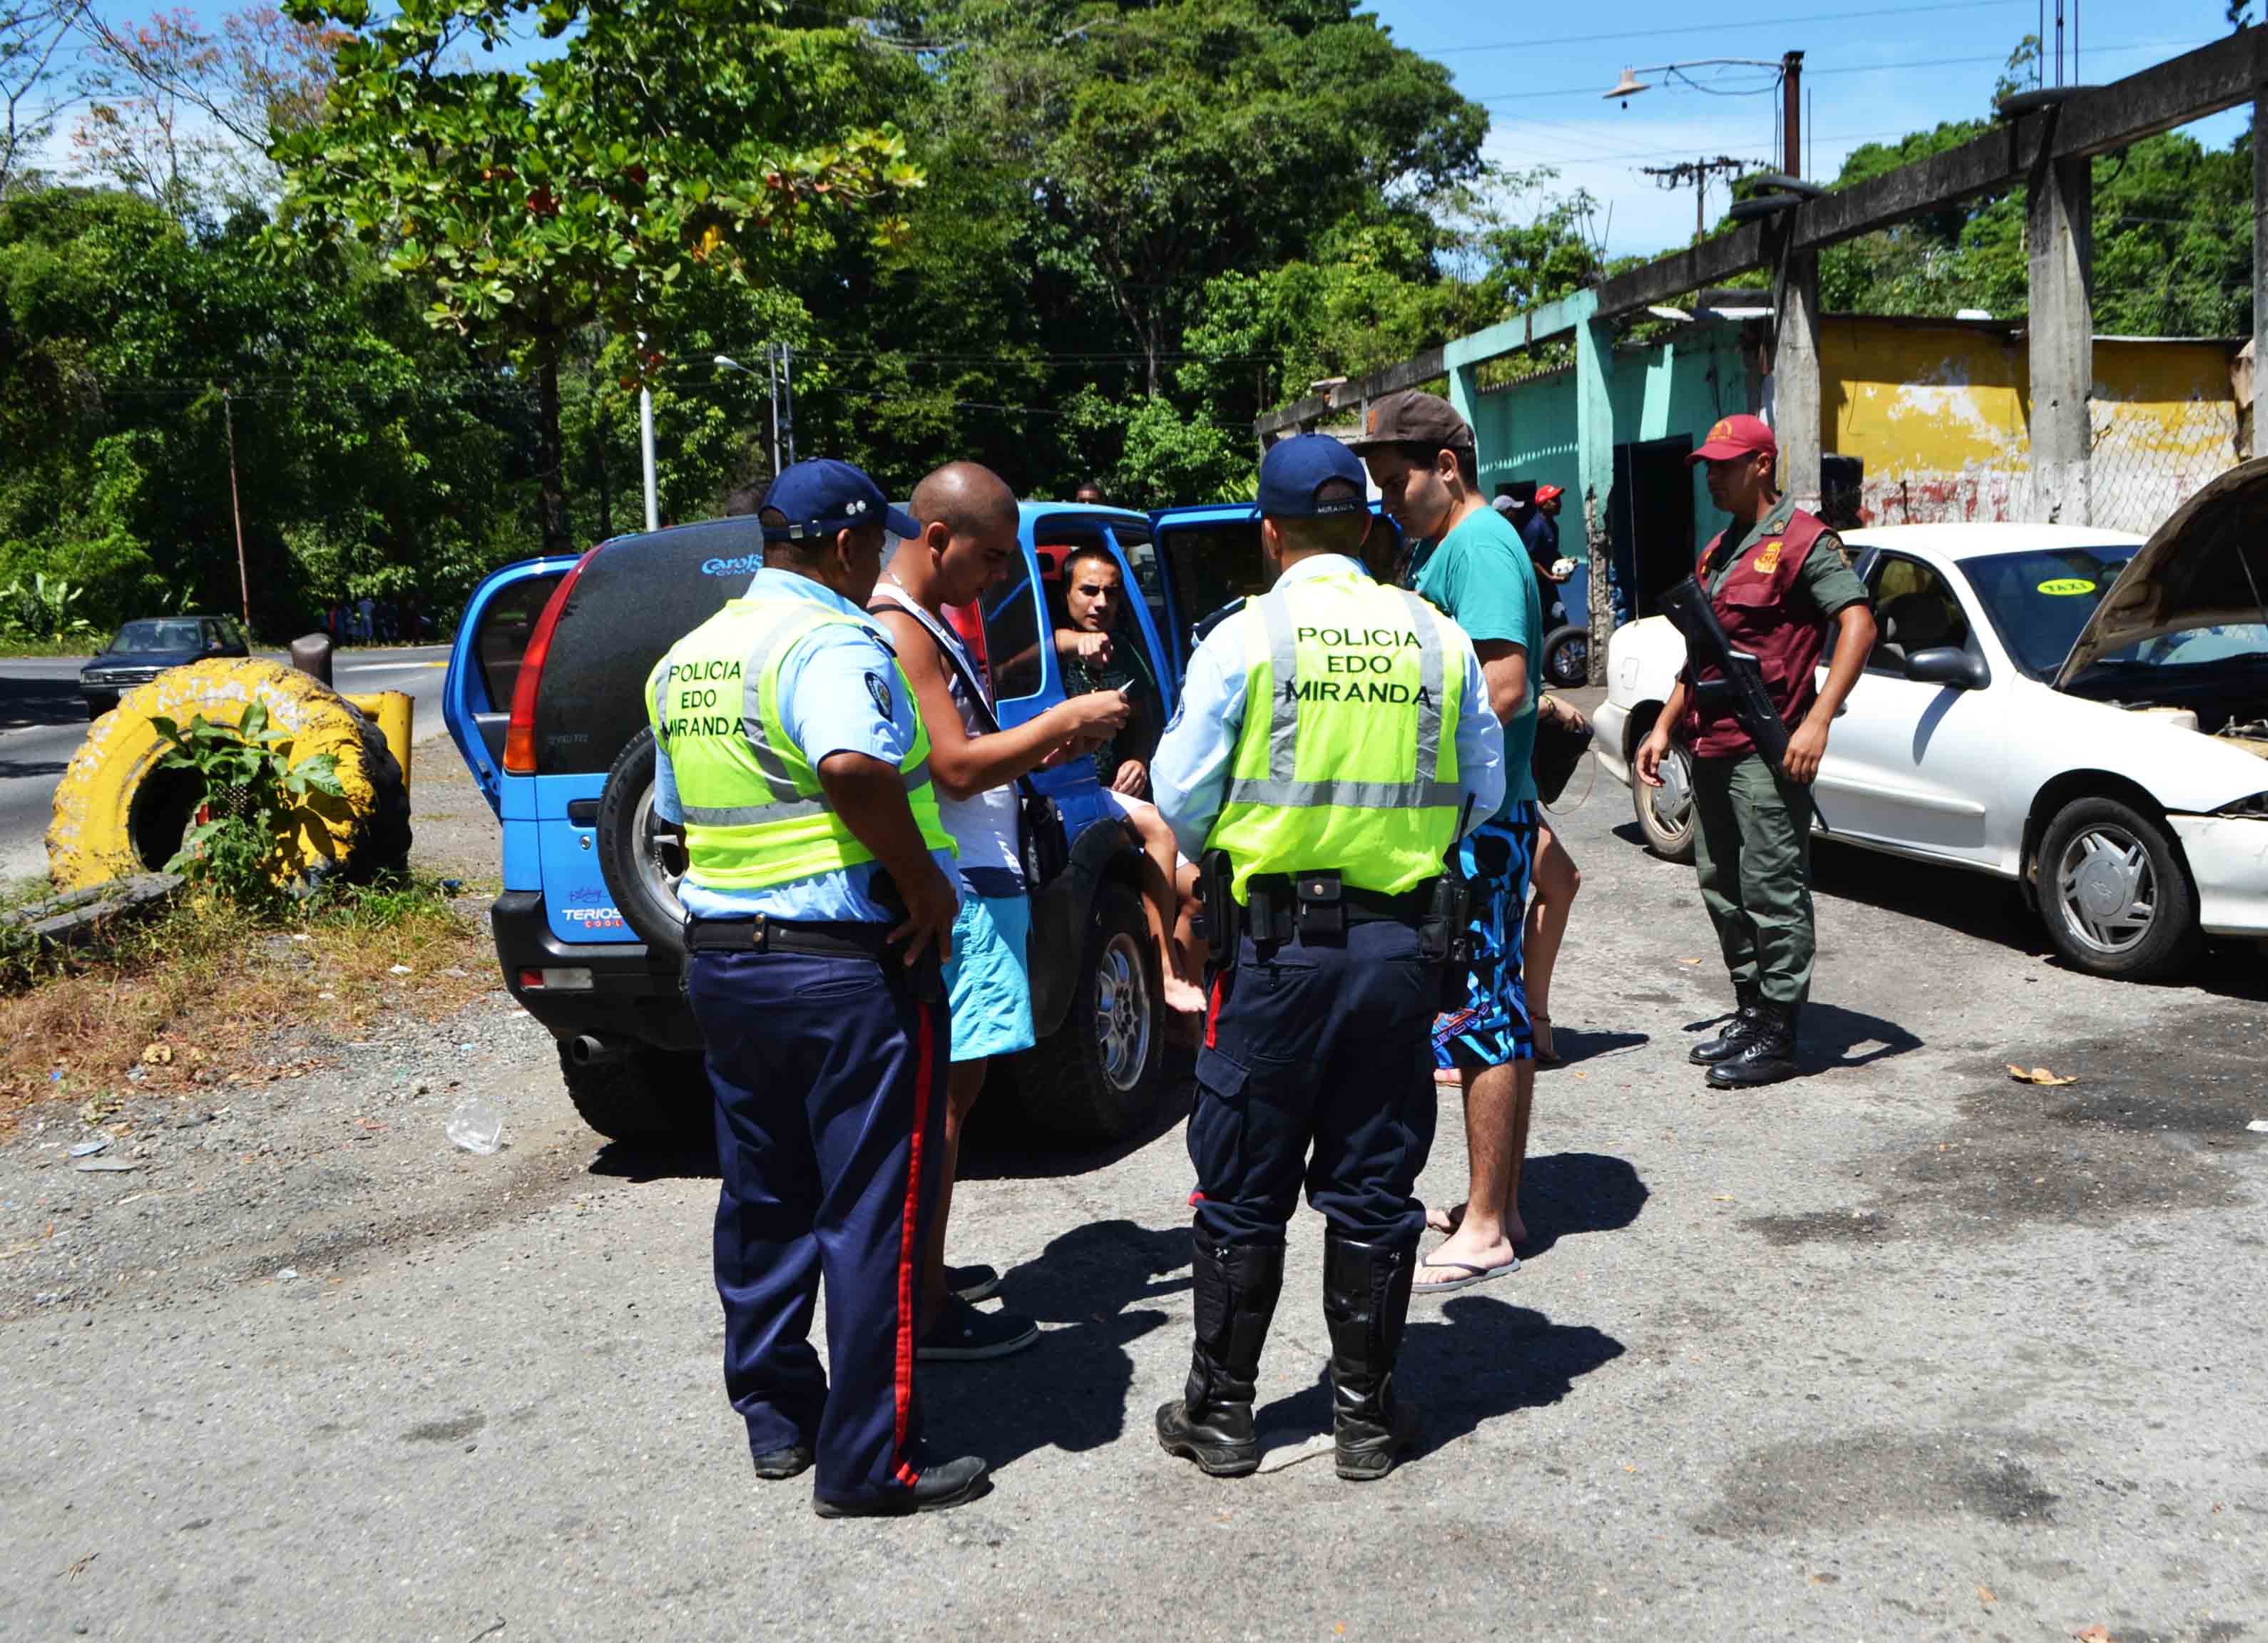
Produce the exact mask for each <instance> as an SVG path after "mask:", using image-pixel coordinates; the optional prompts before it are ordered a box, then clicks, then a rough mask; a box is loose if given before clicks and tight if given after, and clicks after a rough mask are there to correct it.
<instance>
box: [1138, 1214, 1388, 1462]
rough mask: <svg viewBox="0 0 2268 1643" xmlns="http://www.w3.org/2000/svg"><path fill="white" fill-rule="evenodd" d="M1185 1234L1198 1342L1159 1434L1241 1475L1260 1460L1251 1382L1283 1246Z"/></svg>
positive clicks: (1185, 1453)
mask: <svg viewBox="0 0 2268 1643" xmlns="http://www.w3.org/2000/svg"><path fill="white" fill-rule="evenodd" d="M1189 1242H1190V1244H1191V1246H1192V1247H1191V1253H1190V1263H1189V1264H1190V1270H1191V1277H1192V1283H1191V1288H1192V1289H1193V1290H1194V1292H1195V1295H1196V1300H1197V1345H1196V1346H1195V1347H1194V1348H1193V1349H1192V1350H1191V1351H1190V1352H1189V1385H1188V1386H1187V1387H1186V1388H1185V1389H1183V1390H1182V1396H1179V1397H1177V1398H1175V1400H1174V1401H1173V1402H1172V1403H1170V1404H1160V1405H1159V1406H1158V1442H1159V1444H1160V1447H1161V1448H1164V1449H1165V1451H1166V1453H1167V1454H1168V1455H1179V1456H1181V1458H1182V1459H1183V1460H1185V1461H1195V1462H1197V1466H1198V1468H1199V1470H1203V1471H1205V1472H1208V1473H1210V1474H1211V1475H1212V1476H1213V1477H1243V1476H1245V1475H1246V1474H1247V1473H1248V1472H1253V1471H1257V1470H1259V1467H1260V1444H1259V1441H1258V1440H1256V1438H1255V1437H1254V1436H1253V1432H1252V1387H1253V1381H1254V1380H1255V1379H1256V1377H1257V1376H1258V1374H1259V1373H1260V1349H1261V1347H1262V1346H1263V1345H1264V1344H1265V1343H1266V1341H1267V1339H1268V1323H1269V1320H1270V1319H1271V1318H1273V1317H1274V1316H1275V1315H1276V1297H1277V1296H1278V1294H1280V1293H1282V1292H1283V1288H1284V1246H1283V1245H1282V1244H1280V1243H1279V1244H1227V1245H1220V1244H1214V1243H1212V1242H1211V1241H1208V1240H1207V1239H1206V1237H1205V1235H1204V1234H1203V1233H1198V1232H1192V1233H1191V1234H1189ZM1408 1293H1409V1288H1408V1286H1407V1285H1406V1284H1405V1285H1404V1286H1403V1294H1404V1296H1405V1297H1406V1296H1407V1294H1408Z"/></svg>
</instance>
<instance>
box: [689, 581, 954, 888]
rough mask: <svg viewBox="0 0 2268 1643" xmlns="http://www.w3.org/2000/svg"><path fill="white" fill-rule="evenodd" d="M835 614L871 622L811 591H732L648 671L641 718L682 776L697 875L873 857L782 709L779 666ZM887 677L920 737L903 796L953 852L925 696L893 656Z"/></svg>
mask: <svg viewBox="0 0 2268 1643" xmlns="http://www.w3.org/2000/svg"><path fill="white" fill-rule="evenodd" d="M838 624H839V625H843V626H850V627H858V628H860V629H862V630H865V631H867V632H870V633H871V632H873V629H871V628H868V627H866V624H865V623H861V622H859V621H858V619H857V618H856V617H853V616H849V615H842V614H839V613H837V612H835V611H831V610H828V609H826V608H823V607H821V606H817V605H814V604H812V603H811V602H809V601H808V600H799V599H762V600H752V599H736V600H731V601H730V602H729V603H727V604H726V605H725V608H723V609H722V610H720V611H718V613H717V614H716V615H714V616H711V618H710V619H709V620H708V621H707V622H704V623H702V624H701V626H699V627H697V628H696V629H695V630H693V631H692V632H690V633H689V634H687V635H686V636H685V637H683V638H681V639H680V640H679V641H678V642H677V643H676V645H674V646H673V647H672V648H671V650H670V652H669V653H668V654H667V655H666V656H664V657H663V658H662V659H661V660H660V661H659V662H658V663H656V664H655V665H654V669H653V671H652V673H651V674H648V675H647V676H646V687H645V703H646V718H647V720H648V722H649V723H651V724H652V726H653V734H654V740H656V741H657V742H658V743H659V744H660V746H661V747H663V748H666V750H667V751H668V754H669V761H670V764H671V766H672V768H673V769H674V772H675V774H676V777H677V798H678V803H679V806H680V807H681V810H682V812H683V814H684V817H685V851H686V855H687V857H688V858H689V866H688V868H687V871H686V875H685V876H686V877H687V879H688V880H690V881H691V882H693V883H695V884H697V885H701V886H703V888H709V889H713V890H757V889H762V888H765V887H766V886H768V885H774V884H785V883H787V882H789V881H790V880H796V879H808V878H811V877H813V876H814V875H815V874H818V873H834V872H839V871H840V870H841V869H843V868H844V867H850V866H857V865H858V863H860V862H866V861H872V860H873V859H874V854H873V851H870V850H868V849H867V848H866V847H865V845H864V844H860V843H859V842H858V836H857V835H855V834H853V833H852V832H851V829H850V828H849V827H848V826H846V825H845V824H844V822H843V818H842V817H841V816H839V815H837V814H836V812H835V808H834V807H833V806H832V805H831V804H829V803H828V798H827V794H826V792H825V790H824V789H822V788H821V786H820V785H819V772H818V771H817V770H815V769H814V768H813V766H812V763H811V761H810V760H808V759H806V757H804V754H803V749H802V748H799V747H798V746H796V744H795V740H794V738H793V737H792V736H790V735H789V734H788V733H787V728H786V726H784V724H783V723H782V722H781V718H780V699H779V679H780V669H781V667H783V665H784V664H785V662H786V661H787V659H788V657H789V656H790V654H791V653H792V652H793V651H794V650H795V647H796V645H798V644H799V643H800V642H801V641H802V640H804V639H806V638H807V637H810V636H811V635H812V634H814V633H815V632H817V631H818V630H820V629H821V628H824V627H828V626H830V625H838ZM890 678H891V680H892V681H893V682H895V686H896V688H897V689H900V690H902V691H904V692H905V694H906V701H907V703H908V704H909V707H910V708H911V709H912V711H913V716H914V740H913V746H912V747H911V748H909V749H908V751H907V753H906V755H905V758H904V759H903V761H902V763H900V765H899V770H900V772H901V774H902V777H903V780H904V783H905V790H906V799H907V801H908V803H909V804H910V805H911V806H912V807H913V813H914V821H916V822H917V824H918V825H919V826H920V829H921V836H922V842H923V843H924V844H927V845H928V846H929V847H930V849H932V850H933V851H937V850H946V851H949V850H952V849H954V843H953V837H952V836H951V835H950V834H948V833H947V832H946V830H945V824H944V822H943V821H942V820H941V819H940V818H939V814H938V808H937V794H936V792H935V791H934V790H933V789H932V787H931V786H930V779H929V732H928V731H927V730H926V729H925V728H924V726H923V725H922V722H921V707H920V704H918V703H917V702H916V701H915V700H914V694H913V689H912V687H911V686H909V684H908V683H907V682H906V676H905V674H904V672H903V670H902V669H901V668H900V667H898V665H897V664H896V662H895V660H894V661H892V663H891V664H890ZM751 682H753V684H754V690H753V694H751V690H750V684H751Z"/></svg>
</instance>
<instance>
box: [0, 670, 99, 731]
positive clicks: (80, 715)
mask: <svg viewBox="0 0 2268 1643" xmlns="http://www.w3.org/2000/svg"><path fill="white" fill-rule="evenodd" d="M6 667H7V663H6V662H5V661H0V730H21V729H22V728H23V727H24V726H27V725H84V724H85V723H86V702H85V698H84V697H82V696H80V695H79V693H78V681H77V679H76V678H69V679H40V678H27V677H25V676H23V675H21V674H18V675H16V676H14V677H10V676H8V675H7V674H6V671H5V670H6Z"/></svg>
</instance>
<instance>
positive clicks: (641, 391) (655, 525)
mask: <svg viewBox="0 0 2268 1643" xmlns="http://www.w3.org/2000/svg"><path fill="white" fill-rule="evenodd" d="M637 340H638V468H639V470H640V472H641V475H642V476H643V477H644V481H645V527H646V529H648V530H650V531H658V530H659V529H660V528H661V496H660V491H659V487H658V486H657V485H656V484H655V483H654V471H653V390H652V388H651V387H647V386H646V383H645V379H644V378H645V366H646V358H645V333H644V331H640V332H639V333H638V339H637Z"/></svg>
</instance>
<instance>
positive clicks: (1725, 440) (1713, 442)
mask: <svg viewBox="0 0 2268 1643" xmlns="http://www.w3.org/2000/svg"><path fill="white" fill-rule="evenodd" d="M1759 452H1768V453H1771V455H1773V456H1778V454H1779V441H1778V439H1775V438H1772V431H1771V424H1770V423H1767V422H1766V421H1765V420H1764V418H1763V417H1761V416H1720V417H1719V418H1718V419H1717V424H1716V425H1715V426H1714V427H1712V428H1711V429H1710V430H1709V437H1708V438H1706V439H1705V440H1704V441H1703V442H1702V444H1701V448H1700V449H1699V450H1697V451H1695V452H1694V453H1692V454H1691V455H1690V456H1688V457H1687V458H1686V459H1685V465H1686V466H1687V467H1688V468H1690V467H1692V466H1693V464H1694V463H1696V462H1729V461H1731V460H1733V459H1734V457H1737V456H1755V455H1756V454H1757V453H1759Z"/></svg>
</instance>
